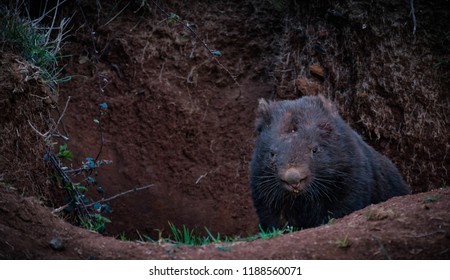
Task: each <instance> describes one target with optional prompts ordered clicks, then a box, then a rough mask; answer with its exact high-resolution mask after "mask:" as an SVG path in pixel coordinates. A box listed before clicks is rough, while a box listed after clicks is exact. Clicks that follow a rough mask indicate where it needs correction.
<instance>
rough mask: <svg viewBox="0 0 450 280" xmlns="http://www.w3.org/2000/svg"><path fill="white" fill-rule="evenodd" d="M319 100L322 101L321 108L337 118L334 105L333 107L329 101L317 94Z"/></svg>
mask: <svg viewBox="0 0 450 280" xmlns="http://www.w3.org/2000/svg"><path fill="white" fill-rule="evenodd" d="M319 98H320V100H321V101H322V105H323V107H324V108H325V110H327V111H328V112H329V113H330V114H331V116H333V117H337V116H338V115H339V112H338V110H337V108H336V105H334V104H333V102H331V100H330V99H328V98H326V97H325V96H323V95H322V94H319Z"/></svg>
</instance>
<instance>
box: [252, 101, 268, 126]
mask: <svg viewBox="0 0 450 280" xmlns="http://www.w3.org/2000/svg"><path fill="white" fill-rule="evenodd" d="M269 107H270V106H269V103H268V102H267V101H266V100H265V99H264V98H261V99H259V106H258V109H257V110H256V123H255V125H256V131H257V132H258V133H260V132H261V131H262V130H263V129H264V128H265V127H267V126H269V124H270V112H269V110H270V108H269Z"/></svg>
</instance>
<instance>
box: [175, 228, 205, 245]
mask: <svg viewBox="0 0 450 280" xmlns="http://www.w3.org/2000/svg"><path fill="white" fill-rule="evenodd" d="M169 227H170V230H171V232H172V235H173V241H175V243H178V244H185V245H188V246H195V245H205V244H208V243H211V241H210V238H209V237H204V236H200V235H198V234H197V233H196V232H195V231H194V230H193V229H191V230H190V229H188V228H187V227H186V226H185V225H183V228H182V229H177V228H176V227H175V225H174V224H172V223H169Z"/></svg>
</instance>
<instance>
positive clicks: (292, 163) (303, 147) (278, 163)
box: [251, 96, 341, 196]
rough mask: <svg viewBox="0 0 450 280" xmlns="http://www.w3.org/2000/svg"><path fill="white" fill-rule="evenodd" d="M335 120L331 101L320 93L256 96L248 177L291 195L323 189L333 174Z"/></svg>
mask: <svg viewBox="0 0 450 280" xmlns="http://www.w3.org/2000/svg"><path fill="white" fill-rule="evenodd" d="M340 121H341V119H340V117H339V115H338V112H337V109H336V107H335V106H334V105H333V104H332V103H331V102H330V101H329V100H327V99H326V98H325V97H323V96H311V97H310V96H308V97H303V98H300V99H297V100H292V101H279V102H272V101H270V102H267V101H266V100H264V99H261V100H260V101H259V107H258V110H257V117H256V133H257V140H256V145H255V150H254V155H253V157H254V158H253V160H252V164H251V171H252V172H251V173H252V174H251V176H252V178H251V180H252V181H253V182H254V183H256V185H258V186H259V187H261V188H264V189H266V191H271V192H281V193H284V194H292V195H294V196H297V195H301V194H303V193H308V192H314V191H317V189H321V190H322V189H324V187H325V186H326V185H327V184H329V183H330V182H331V180H333V179H334V178H335V177H336V176H335V175H336V174H334V173H336V172H334V171H333V170H334V169H333V164H334V162H335V161H336V155H335V149H336V144H337V143H338V142H339V126H340ZM330 173H331V174H330ZM263 192H265V191H263ZM324 192H326V190H325V191H324ZM310 194H311V193H310Z"/></svg>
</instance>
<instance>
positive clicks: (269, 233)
mask: <svg viewBox="0 0 450 280" xmlns="http://www.w3.org/2000/svg"><path fill="white" fill-rule="evenodd" d="M259 230H260V233H259V238H261V239H271V238H274V237H277V236H280V235H283V234H285V233H291V232H294V231H295V229H294V227H292V226H285V227H284V228H281V229H278V228H272V229H269V230H264V229H263V228H262V227H261V225H259Z"/></svg>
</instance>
